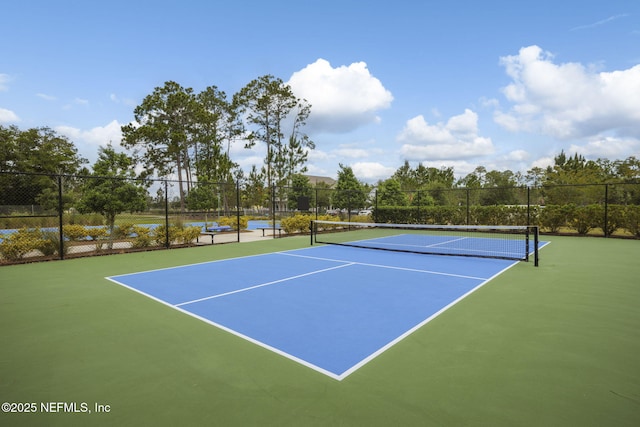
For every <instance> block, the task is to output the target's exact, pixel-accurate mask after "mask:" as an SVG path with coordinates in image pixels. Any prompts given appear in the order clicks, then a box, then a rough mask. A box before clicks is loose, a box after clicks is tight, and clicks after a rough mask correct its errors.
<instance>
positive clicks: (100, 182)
mask: <svg viewBox="0 0 640 427" xmlns="http://www.w3.org/2000/svg"><path fill="white" fill-rule="evenodd" d="M134 166H135V163H134V161H133V160H132V159H131V158H130V157H129V156H127V155H126V154H125V153H117V152H116V151H115V150H114V149H113V147H112V146H111V145H108V146H107V147H105V148H100V149H99V152H98V160H96V162H95V164H94V165H93V174H92V177H91V178H89V179H87V181H86V184H85V187H84V193H83V195H82V198H81V199H80V202H79V204H78V210H79V211H80V212H98V213H100V214H102V215H103V216H104V218H105V222H106V225H107V227H108V229H109V236H110V238H109V249H111V248H112V247H113V236H114V233H113V230H114V228H115V221H116V216H117V215H118V214H120V213H122V212H132V213H133V212H139V211H142V210H144V209H145V208H146V196H147V191H146V189H145V188H144V185H143V184H142V181H134V180H133V179H134V178H136V174H135V171H134Z"/></svg>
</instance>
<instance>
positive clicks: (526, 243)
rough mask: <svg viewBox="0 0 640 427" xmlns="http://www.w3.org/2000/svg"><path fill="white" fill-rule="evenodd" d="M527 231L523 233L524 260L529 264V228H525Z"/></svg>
mask: <svg viewBox="0 0 640 427" xmlns="http://www.w3.org/2000/svg"><path fill="white" fill-rule="evenodd" d="M526 230H527V231H526V232H525V244H524V260H525V261H526V262H529V232H530V230H531V227H530V226H527V229H526Z"/></svg>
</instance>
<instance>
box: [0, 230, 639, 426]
mask: <svg viewBox="0 0 640 427" xmlns="http://www.w3.org/2000/svg"><path fill="white" fill-rule="evenodd" d="M308 239H309V238H308V237H304V236H301V237H292V238H286V239H274V240H267V241H259V242H253V243H241V244H228V245H214V246H206V247H196V248H188V249H178V250H166V251H154V252H142V253H133V254H124V255H113V256H100V257H93V258H84V259H74V260H67V261H57V262H46V263H37V264H26V265H15V266H5V267H1V268H0V334H1V335H0V336H1V346H0V401H2V402H15V403H31V402H33V403H36V404H37V409H38V412H39V413H35V414H34V413H30V414H29V413H27V414H25V413H22V414H14V413H0V425H7V426H8V425H12V426H19V425H28V426H33V425H54V426H55V425H60V426H68V425H109V426H112V425H118V426H141V425H154V426H155V425H167V426H173V425H181V426H191V425H220V426H254V425H255V426H258V425H259V426H271V425H273V426H289V425H290V426H316V425H317V426H331V425H339V426H388V425H391V426H426V425H433V426H465V425H469V426H478V425H481V426H638V425H640V241H632V240H615V239H602V238H591V237H548V236H543V240H550V241H551V244H550V245H548V246H547V247H546V248H544V249H543V250H542V251H541V266H540V267H538V268H535V267H533V264H532V263H520V264H519V265H517V266H515V267H514V268H511V269H509V270H507V271H506V272H505V273H504V274H502V275H500V276H499V277H497V278H496V279H494V280H493V281H491V282H490V283H488V284H487V285H485V286H484V287H482V288H481V289H480V290H478V291H477V292H474V293H473V294H471V295H470V296H469V297H467V298H466V299H464V300H463V301H461V302H460V303H459V304H457V305H456V306H454V307H452V308H451V309H449V310H448V311H446V312H445V313H443V314H442V315H441V316H439V317H438V318H436V319H435V320H433V321H432V322H430V323H428V324H427V325H426V326H424V327H423V328H421V329H420V330H418V331H416V332H415V333H413V334H411V335H410V336H409V337H407V338H406V339H404V340H403V341H402V342H400V343H399V344H397V345H395V346H394V347H392V348H391V349H389V350H388V351H386V352H385V353H383V354H382V355H380V356H379V357H377V358H376V359H374V360H373V361H371V362H370V363H368V364H366V365H365V366H364V367H362V368H360V369H359V370H357V371H356V372H355V373H353V374H351V375H350V376H348V377H347V378H346V379H344V380H343V381H341V382H339V381H336V380H333V379H331V378H329V377H327V376H325V375H322V374H320V373H318V372H316V371H314V370H312V369H309V368H307V367H304V366H302V365H300V364H298V363H295V362H293V361H291V360H289V359H286V358H284V357H282V356H279V355H277V354H275V353H272V352H270V351H268V350H266V349H263V348H261V347H259V346H257V345H254V344H252V343H250V342H248V341H245V340H243V339H240V338H238V337H236V336H234V335H231V334H229V333H227V332H224V331H222V330H219V329H218V328H215V327H213V326H211V325H209V324H206V323H204V322H201V321H199V320H197V319H195V318H193V317H190V316H187V315H185V314H183V313H180V312H178V311H176V310H172V309H170V308H169V307H166V306H165V305H163V304H160V303H158V302H156V301H153V300H151V299H149V298H146V297H144V296H142V295H139V294H137V293H135V292H133V291H130V290H128V289H126V288H124V287H121V286H118V285H116V284H114V283H112V282H110V281H108V280H106V279H104V277H105V276H111V275H117V274H124V273H130V272H136V271H141V270H147V269H152V268H161V267H168V266H174V265H181V264H189V263H195V262H202V261H207V260H212V259H221V258H227V257H235V256H245V255H249V254H256V253H263V252H271V251H274V250H284V249H291V248H296V247H305V246H307V245H308ZM46 402H67V403H70V402H76V403H77V405H78V409H79V410H80V409H82V406H81V404H82V403H86V404H87V405H88V406H87V408H88V409H90V410H91V411H92V413H91V414H89V413H41V406H40V405H41V403H46ZM96 403H97V404H102V405H108V409H109V412H106V413H95V406H94V405H95V404H96ZM105 408H106V406H105Z"/></svg>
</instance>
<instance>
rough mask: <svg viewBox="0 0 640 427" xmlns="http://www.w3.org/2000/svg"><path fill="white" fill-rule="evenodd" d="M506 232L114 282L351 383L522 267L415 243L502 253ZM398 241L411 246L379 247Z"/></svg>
mask: <svg viewBox="0 0 640 427" xmlns="http://www.w3.org/2000/svg"><path fill="white" fill-rule="evenodd" d="M385 231H386V232H387V234H389V233H388V232H389V230H388V229H387V230H385ZM498 237H499V238H496V237H495V236H494V237H493V238H487V237H478V236H472V237H460V236H457V235H452V236H449V237H446V236H443V235H441V234H440V235H437V236H433V235H428V236H424V235H416V234H405V233H404V232H400V233H396V234H394V235H387V236H385V237H379V238H375V239H368V240H366V245H368V247H367V248H361V247H349V246H343V245H340V246H334V245H326V246H316V247H311V248H306V249H299V250H294V251H284V252H277V253H273V254H264V255H258V256H252V257H242V258H235V259H228V260H222V261H217V262H209V263H202V264H195V265H187V266H181V267H175V268H170V269H160V270H153V271H146V272H140V273H135V274H127V275H122V276H113V277H109V280H111V281H113V282H116V283H118V284H121V285H123V286H126V287H127V288H130V289H132V290H135V291H137V292H139V293H141V294H144V295H146V296H149V297H151V298H153V299H155V300H157V301H159V302H161V303H163V304H166V305H167V306H169V307H172V308H174V309H177V310H180V311H182V312H184V313H186V314H189V315H191V316H193V317H196V318H198V319H201V320H203V321H205V322H207V323H210V324H212V325H215V326H217V327H219V328H221V329H223V330H225V331H228V332H230V333H232V334H235V335H237V336H239V337H242V338H244V339H247V340H249V341H251V342H253V343H255V344H257V345H260V346H262V347H265V348H267V349H269V350H272V351H274V352H276V353H278V354H280V355H282V356H285V357H287V358H289V359H291V360H294V361H296V362H298V363H301V364H303V365H305V366H308V367H310V368H312V369H315V370H316V371H318V372H321V373H323V374H326V375H328V376H330V377H332V378H334V379H337V380H342V379H343V378H345V377H346V376H348V375H349V374H351V373H352V372H354V371H355V370H357V369H358V368H359V367H361V366H363V365H364V364H365V363H367V362H368V361H370V360H372V359H373V358H375V357H376V356H377V355H378V354H380V353H382V352H383V351H384V350H385V349H387V348H389V347H390V346H392V345H394V344H395V343H397V342H399V341H400V340H402V338H403V337H405V336H407V335H408V334H410V333H411V332H412V331H414V330H416V329H417V328H419V327H421V326H422V325H424V324H425V323H427V322H428V321H430V320H431V319H433V318H434V317H435V316H437V315H438V314H440V313H441V312H443V311H444V310H445V309H446V308H448V307H450V306H451V305H453V304H454V303H456V302H457V301H459V300H461V299H462V298H464V297H465V296H466V295H468V294H470V293H471V292H473V291H474V290H476V289H478V288H479V287H480V286H482V285H483V284H485V283H487V281H489V280H491V279H492V278H493V277H495V276H496V275H498V274H500V273H501V272H502V271H504V270H506V269H508V268H510V267H511V266H513V265H514V263H515V261H513V260H503V259H478V258H475V257H466V258H464V257H440V256H434V255H424V254H417V253H404V251H405V250H407V248H408V247H411V248H413V249H416V248H417V250H418V251H423V250H425V248H434V247H437V248H438V250H444V251H445V253H446V254H450V252H451V250H452V249H451V248H453V249H454V252H459V251H460V250H461V247H460V246H459V243H460V241H461V240H462V239H464V240H465V242H466V243H465V247H466V248H467V250H468V251H470V252H471V253H475V252H478V251H480V250H481V249H482V250H483V251H484V252H486V251H488V250H491V251H496V250H497V249H496V248H500V247H502V245H499V243H500V242H501V241H503V240H504V239H503V238H502V237H503V236H498ZM425 239H426V240H425ZM511 243H512V245H511V246H513V241H512V242H511ZM343 244H344V242H343ZM362 244H364V242H363V241H362V240H358V241H357V242H356V243H355V245H356V246H361V245H362ZM390 245H393V246H397V245H400V246H401V247H402V251H403V252H394V251H392V252H389V251H380V250H374V249H370V248H369V247H379V248H388V247H389V246H390ZM520 246H521V247H522V248H524V247H525V246H524V243H521V244H520ZM469 248H470V249H469ZM504 254H505V253H503V252H500V253H499V256H504ZM519 256H522V255H519Z"/></svg>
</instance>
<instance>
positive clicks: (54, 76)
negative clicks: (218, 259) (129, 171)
mask: <svg viewBox="0 0 640 427" xmlns="http://www.w3.org/2000/svg"><path fill="white" fill-rule="evenodd" d="M0 11H1V12H0V13H1V15H2V25H1V26H0V39H1V40H2V46H3V47H2V54H1V55H0V125H3V126H9V125H17V126H18V127H19V128H21V129H27V128H31V127H41V126H47V127H50V128H52V129H54V130H56V131H57V132H59V133H60V134H63V135H66V136H67V137H68V138H69V139H70V140H72V141H73V142H74V143H75V144H76V146H77V147H78V149H79V152H80V154H81V155H83V156H84V157H86V158H88V159H89V160H90V161H91V162H93V161H95V159H96V157H97V153H98V147H99V146H103V145H106V144H107V143H109V142H112V143H113V144H114V145H116V146H117V145H118V144H119V141H120V138H121V134H120V126H122V125H124V124H127V123H129V122H131V121H132V120H133V110H134V108H135V107H136V106H137V105H139V104H140V103H141V102H142V100H143V98H144V97H145V96H146V95H148V94H150V93H152V92H153V90H154V88H155V87H159V86H163V85H164V82H166V81H169V80H173V81H176V82H178V83H179V84H181V85H182V86H184V87H191V88H193V89H194V91H196V92H199V91H201V90H204V89H205V88H206V87H207V86H217V87H218V88H219V89H220V90H223V91H225V92H226V93H227V95H228V96H229V97H231V95H232V94H233V93H235V92H237V91H238V90H240V89H241V88H242V87H243V86H244V85H246V84H247V83H249V82H250V81H251V80H253V79H255V78H257V77H259V76H262V75H266V74H271V75H274V76H276V77H279V78H281V79H282V80H284V81H285V82H287V83H289V84H290V85H291V87H292V88H293V90H294V92H295V93H296V95H297V96H299V97H301V98H306V99H307V100H308V101H309V102H310V103H311V104H312V115H311V118H310V120H309V124H308V126H307V133H308V134H309V136H310V137H311V139H312V140H313V141H314V142H315V143H316V149H315V150H313V152H312V153H311V154H310V160H309V162H308V169H309V171H308V173H311V174H315V175H324V176H332V177H336V175H337V171H338V169H339V166H338V165H339V164H340V163H341V164H343V165H346V166H351V167H352V168H353V170H354V172H355V174H356V176H357V177H358V178H359V179H361V180H362V181H366V182H375V181H376V180H378V179H384V178H387V177H389V176H390V175H391V174H392V173H393V172H394V171H395V170H396V169H397V168H398V167H399V166H401V165H402V164H403V163H404V161H405V160H408V161H409V162H410V164H411V165H412V166H414V167H415V166H416V165H417V164H418V163H423V164H425V165H426V166H432V167H438V168H439V167H442V166H452V167H453V168H454V170H455V173H456V175H457V176H459V177H460V176H464V175H466V174H467V173H469V172H471V171H473V169H474V168H475V167H476V166H478V165H483V166H485V167H487V169H489V170H491V169H497V170H505V169H510V170H512V171H514V172H516V171H521V172H523V173H524V172H526V171H527V170H529V169H531V168H532V167H534V166H541V167H544V166H546V165H548V164H550V162H552V159H553V157H554V156H555V155H557V154H558V153H559V152H560V150H564V151H565V152H567V153H570V154H572V153H575V152H578V153H580V154H582V155H584V156H585V157H587V158H590V159H596V158H608V159H610V160H614V159H624V158H627V157H629V156H636V157H639V158H640V2H635V1H629V0H625V1H620V0H609V1H606V2H584V1H574V0H565V1H563V0H554V1H547V0H538V1H536V2H518V1H513V0H510V1H502V0H498V1H494V0H488V1H484V2H477V1H472V0H465V1H462V0H460V1H455V0H452V1H447V2H442V1H438V2H436V1H406V0H397V1H393V2H371V1H349V0H340V1H334V0H325V1H322V2H317V1H305V0H298V1H289V0H273V1H270V2H265V1H249V0H234V1H225V2H220V1H215V0H214V1H189V0H183V1H162V0H156V1H146V0H143V1H136V0H129V1H121V0H113V1H109V2H88V1H30V0H25V1H22V2H17V1H11V2H5V4H4V5H3V6H1V7H0ZM232 156H233V159H234V160H235V161H236V162H238V163H240V165H241V166H242V167H243V169H245V170H248V169H250V167H251V165H252V164H258V165H260V164H261V162H262V160H263V159H264V147H261V146H256V147H255V148H254V149H252V150H246V149H244V148H243V146H242V144H240V143H239V144H237V145H236V146H235V147H234V148H233V153H232Z"/></svg>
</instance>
